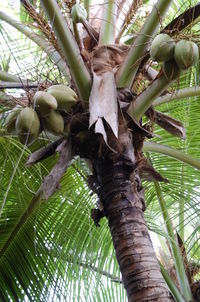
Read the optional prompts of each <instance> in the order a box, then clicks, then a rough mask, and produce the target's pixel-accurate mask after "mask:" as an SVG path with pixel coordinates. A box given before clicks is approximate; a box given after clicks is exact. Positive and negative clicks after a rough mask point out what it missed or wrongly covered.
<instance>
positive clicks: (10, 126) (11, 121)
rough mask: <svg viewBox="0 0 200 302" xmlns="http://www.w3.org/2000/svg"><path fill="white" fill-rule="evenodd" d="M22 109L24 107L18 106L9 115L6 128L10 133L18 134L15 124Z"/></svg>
mask: <svg viewBox="0 0 200 302" xmlns="http://www.w3.org/2000/svg"><path fill="white" fill-rule="evenodd" d="M21 109H22V107H21V106H19V105H17V106H16V107H15V108H13V109H12V110H11V111H10V113H9V114H8V115H7V117H6V122H5V126H6V130H7V132H8V133H14V132H16V129H15V123H16V119H17V116H18V114H19V113H20V111H21Z"/></svg>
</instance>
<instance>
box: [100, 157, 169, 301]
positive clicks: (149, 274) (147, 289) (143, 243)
mask: <svg viewBox="0 0 200 302" xmlns="http://www.w3.org/2000/svg"><path fill="white" fill-rule="evenodd" d="M94 170H95V173H96V177H97V180H98V184H99V185H100V191H99V196H100V198H101V202H102V203H103V206H104V213H105V216H106V217H107V219H108V222H109V227H110V231H111V234H112V239H113V243H114V248H115V251H116V257H117V260H118V263H119V266H120V270H121V273H122V281H123V284H124V287H125V289H126V291H127V295H128V301H129V302H133V301H134V302H139V301H140V302H141V301H159V302H171V301H174V300H173V298H172V296H171V294H170V293H169V290H168V289H167V286H166V284H165V281H164V279H163V277H162V275H161V273H160V268H159V265H158V262H157V259H156V256H155V252H154V250H153V246H152V243H151V239H150V236H149V232H148V229H147V225H146V222H145V219H144V209H145V204H144V198H143V189H142V187H141V183H140V178H139V175H138V173H137V169H136V168H135V165H134V163H133V162H131V160H129V159H127V157H126V158H125V157H123V156H120V157H119V158H117V159H110V158H109V156H108V157H107V158H106V157H101V158H99V159H97V160H96V161H95V164H94Z"/></svg>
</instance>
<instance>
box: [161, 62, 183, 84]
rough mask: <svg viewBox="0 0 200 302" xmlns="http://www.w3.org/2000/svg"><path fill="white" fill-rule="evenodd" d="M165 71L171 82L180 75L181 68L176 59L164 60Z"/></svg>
mask: <svg viewBox="0 0 200 302" xmlns="http://www.w3.org/2000/svg"><path fill="white" fill-rule="evenodd" d="M163 73H164V75H165V77H166V78H167V80H168V81H169V82H171V81H173V80H175V79H176V78H177V77H178V76H179V75H180V68H179V67H178V65H177V64H176V62H175V60H174V59H172V60H170V61H168V62H164V64H163Z"/></svg>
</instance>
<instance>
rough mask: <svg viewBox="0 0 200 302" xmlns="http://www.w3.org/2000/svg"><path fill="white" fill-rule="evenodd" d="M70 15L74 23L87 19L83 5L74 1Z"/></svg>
mask: <svg viewBox="0 0 200 302" xmlns="http://www.w3.org/2000/svg"><path fill="white" fill-rule="evenodd" d="M71 16H72V20H73V22H74V23H82V22H84V21H85V20H86V19H87V11H86V9H85V8H84V7H83V6H81V5H80V4H78V3H76V4H74V5H73V6H72V10H71Z"/></svg>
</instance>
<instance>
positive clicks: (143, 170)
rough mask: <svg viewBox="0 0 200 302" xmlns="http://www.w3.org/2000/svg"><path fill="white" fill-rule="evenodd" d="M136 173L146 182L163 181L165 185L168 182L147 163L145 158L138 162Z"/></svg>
mask: <svg viewBox="0 0 200 302" xmlns="http://www.w3.org/2000/svg"><path fill="white" fill-rule="evenodd" d="M138 172H139V175H140V177H141V178H143V179H144V180H147V181H163V182H166V183H168V182H169V181H168V180H167V179H166V178H164V177H163V176H162V175H161V174H160V173H159V172H157V171H156V170H155V169H154V168H153V166H152V165H151V164H150V163H149V162H148V161H147V159H146V158H142V159H141V161H140V162H139V165H138Z"/></svg>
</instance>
